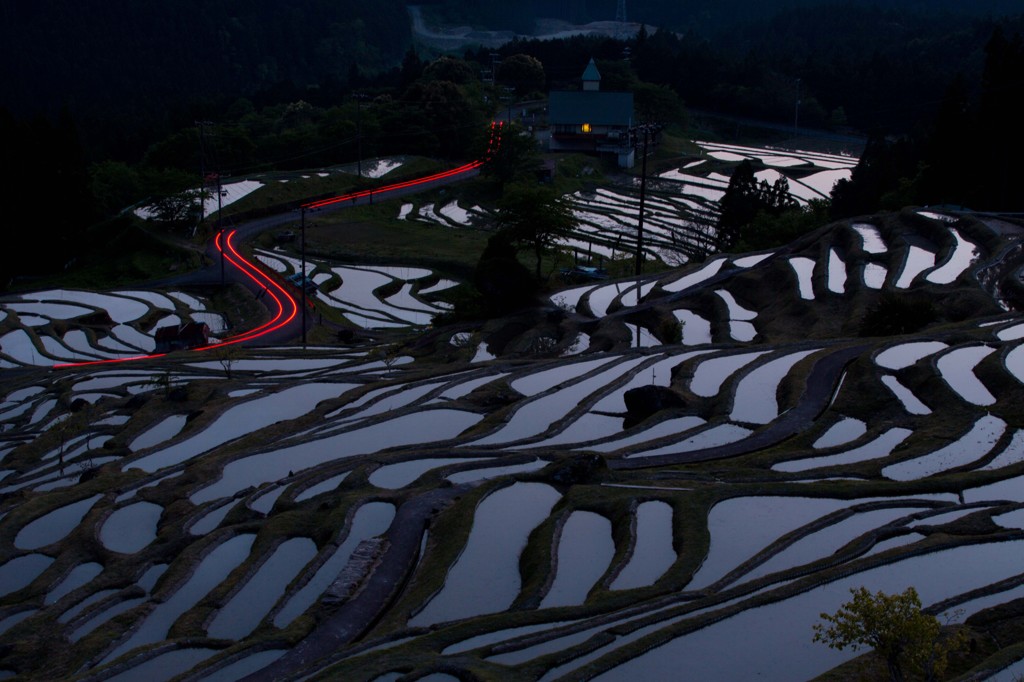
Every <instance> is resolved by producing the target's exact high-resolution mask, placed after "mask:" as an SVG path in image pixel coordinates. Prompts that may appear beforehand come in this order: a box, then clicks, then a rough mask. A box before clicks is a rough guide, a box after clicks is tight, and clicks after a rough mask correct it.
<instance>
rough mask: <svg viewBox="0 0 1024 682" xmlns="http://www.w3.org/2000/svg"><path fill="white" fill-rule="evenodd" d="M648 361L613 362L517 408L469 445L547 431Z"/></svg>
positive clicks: (508, 439)
mask: <svg viewBox="0 0 1024 682" xmlns="http://www.w3.org/2000/svg"><path fill="white" fill-rule="evenodd" d="M646 360H647V358H645V357H639V358H634V359H632V360H626V361H624V362H619V363H616V364H615V366H614V367H611V368H610V369H606V370H605V371H603V372H601V373H599V374H597V375H595V376H593V377H590V378H589V379H584V380H583V381H580V382H577V383H575V384H573V385H571V386H568V387H566V388H563V389H561V390H559V391H556V392H555V393H552V394H550V395H547V396H544V397H542V398H538V399H537V400H534V401H532V402H530V403H527V404H526V405H524V406H523V407H521V408H519V409H518V410H517V411H516V412H515V414H513V415H512V418H511V419H510V420H509V422H508V423H507V424H505V426H503V427H502V428H501V429H499V430H498V432H497V433H493V434H491V435H489V436H486V437H484V438H481V439H480V440H477V441H474V442H473V443H472V445H492V444H495V443H508V442H511V441H515V440H520V439H523V438H528V437H530V436H536V435H539V434H541V433H543V432H544V431H546V430H547V429H548V428H549V427H550V426H551V425H552V424H554V423H555V422H556V421H558V420H559V419H561V418H562V417H564V416H566V414H567V411H568V410H569V409H571V408H573V407H574V406H576V405H578V404H579V403H580V402H581V401H583V399H584V398H586V397H587V396H588V395H590V394H591V393H593V392H594V391H597V390H599V389H601V388H602V387H604V386H606V385H607V384H608V383H610V382H612V381H615V380H616V379H618V378H620V377H621V376H622V375H623V374H625V373H626V372H628V371H630V370H631V369H633V368H634V367H636V366H637V365H639V364H641V363H643V362H645V361H646Z"/></svg>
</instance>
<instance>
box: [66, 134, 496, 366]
mask: <svg viewBox="0 0 1024 682" xmlns="http://www.w3.org/2000/svg"><path fill="white" fill-rule="evenodd" d="M504 125H505V124H504V123H502V122H501V121H495V122H492V123H491V129H490V137H489V140H488V148H487V152H486V154H485V155H484V157H483V158H482V159H477V160H476V161H472V162H470V163H467V164H463V165H462V166H458V167H457V168H452V169H450V170H446V171H441V172H439V173H434V174H432V175H427V176H425V177H422V178H416V179H414V180H406V181H403V182H396V183H392V184H390V185H384V186H383V187H376V188H373V189H367V190H360V191H358V192H350V193H348V194H341V195H338V196H335V197H330V198H328V199H320V200H317V201H311V202H309V203H306V204H303V205H302V207H301V209H300V211H301V212H303V213H305V212H306V211H317V212H333V211H337V210H340V209H343V208H347V207H349V206H364V205H369V204H372V203H373V200H374V197H384V198H388V199H391V198H396V197H401V196H406V195H409V194H413V193H416V192H422V191H425V190H430V189H434V188H436V187H441V186H443V185H447V184H450V183H453V182H456V181H459V180H465V179H467V178H471V177H475V176H476V175H478V174H479V173H480V168H481V166H483V165H484V164H485V163H486V162H487V161H488V160H489V159H490V158H491V156H492V155H493V153H494V151H495V150H497V148H498V147H499V146H500V145H501V136H502V132H503V130H504ZM295 218H296V217H295V213H294V212H293V211H289V212H287V213H279V214H276V215H272V216H267V217H264V218H258V219H255V220H250V221H248V222H246V223H244V224H242V225H240V226H238V227H237V228H234V229H232V230H230V231H222V232H219V233H218V234H217V235H216V236H214V238H213V239H212V240H210V242H209V244H208V245H207V248H206V255H207V256H208V257H209V258H210V260H211V262H212V265H209V266H207V267H206V268H203V269H201V270H197V271H195V272H191V273H187V274H185V275H178V276H175V277H171V278H166V279H161V280H157V281H154V282H150V283H149V285H150V286H153V287H168V286H182V285H212V284H219V283H220V282H221V281H222V267H223V268H224V270H223V278H224V279H225V280H228V281H231V282H237V283H240V284H242V285H244V286H245V287H247V288H248V289H249V291H251V292H252V293H253V295H254V296H256V297H257V298H258V299H259V300H260V301H262V302H263V303H264V305H266V306H267V308H268V309H269V310H270V315H271V319H270V320H269V321H268V322H265V323H263V324H262V325H260V326H259V327H256V328H255V329H250V330H248V331H245V332H242V333H240V334H236V335H234V336H231V337H228V338H226V339H224V340H222V341H221V342H220V343H216V344H211V345H207V346H202V347H200V348H193V349H192V350H193V351H196V352H202V351H210V350H214V349H217V348H223V347H225V346H230V345H235V344H238V345H250V344H254V343H256V342H258V343H259V344H261V345H267V344H270V345H276V344H283V343H288V342H290V341H292V340H294V339H295V338H297V337H299V336H300V335H302V332H303V329H302V324H303V320H304V319H305V322H306V324H307V326H308V324H309V323H310V322H311V321H312V320H313V316H311V315H310V316H305V318H304V317H303V316H302V315H300V314H299V313H300V303H299V302H298V301H297V300H296V298H295V296H294V295H293V294H292V292H291V291H290V290H289V289H287V288H285V287H284V286H282V285H281V283H280V282H279V281H278V279H277V278H275V277H274V276H271V275H270V274H268V273H266V272H264V271H263V270H262V269H260V268H259V267H257V266H256V264H255V263H253V262H252V261H250V260H249V259H247V258H246V257H245V256H243V255H242V254H241V253H240V252H239V251H238V244H239V243H241V242H242V241H245V240H247V239H251V238H252V237H255V236H256V235H258V234H260V233H261V232H264V231H266V230H269V229H273V228H275V227H281V226H282V225H286V224H289V223H293V222H295ZM222 257H223V259H224V264H223V266H222V264H221V258H222ZM227 265H230V266H231V267H230V268H228V267H227ZM163 356H164V354H163V353H154V354H150V355H136V356H131V357H124V358H114V359H110V360H96V361H91V362H74V363H61V364H57V365H54V367H55V368H68V367H85V366H90V365H104V364H112V363H120V362H131V361H136V360H148V359H153V358H158V357H163Z"/></svg>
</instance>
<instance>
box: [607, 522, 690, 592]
mask: <svg viewBox="0 0 1024 682" xmlns="http://www.w3.org/2000/svg"><path fill="white" fill-rule="evenodd" d="M677 558H678V555H677V554H676V551H675V549H674V548H673V546H672V507H671V505H669V504H667V503H665V502H643V503H641V504H640V505H639V506H638V507H637V510H636V544H635V545H634V547H633V555H632V556H631V557H630V559H629V563H627V564H626V566H625V568H623V569H622V571H621V572H620V573H619V575H617V576H616V577H615V580H613V581H612V584H611V586H610V587H611V589H613V590H629V589H633V588H636V587H647V586H648V585H653V584H654V583H655V582H657V580H658V578H660V577H661V576H662V575H664V573H665V571H667V570H668V569H669V568H671V566H672V564H674V563H675V562H676V559H677Z"/></svg>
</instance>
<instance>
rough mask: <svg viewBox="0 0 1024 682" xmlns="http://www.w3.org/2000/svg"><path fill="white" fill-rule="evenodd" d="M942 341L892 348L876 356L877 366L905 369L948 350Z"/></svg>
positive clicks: (903, 344) (907, 344)
mask: <svg viewBox="0 0 1024 682" xmlns="http://www.w3.org/2000/svg"><path fill="white" fill-rule="evenodd" d="M948 347H949V346H947V345H946V344H944V343H942V342H941V341H913V342H911V343H901V344H899V345H897V346H890V347H889V348H886V349H885V350H883V351H882V352H881V353H879V354H878V355H876V356H875V364H877V365H878V366H879V367H884V368H886V369H904V368H906V367H910V366H911V365H913V364H914V363H915V362H917V361H918V360H921V359H922V358H926V357H928V356H929V355H934V354H935V353H938V352H939V351H940V350H945V349H946V348H948Z"/></svg>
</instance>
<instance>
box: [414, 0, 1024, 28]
mask: <svg viewBox="0 0 1024 682" xmlns="http://www.w3.org/2000/svg"><path fill="white" fill-rule="evenodd" d="M409 4H424V5H427V4H430V5H435V6H436V9H438V10H440V11H441V12H443V13H444V14H445V15H446V17H447V18H448V19H450V20H452V21H457V22H465V23H471V24H476V25H480V26H485V27H487V28H504V29H514V30H518V31H523V32H527V31H529V30H530V25H531V23H532V19H533V17H552V18H556V19H563V20H565V21H571V22H574V23H585V22H590V21H607V20H611V19H614V18H615V16H616V11H617V9H618V4H619V3H618V1H617V0H534V1H533V2H532V3H531V2H517V3H510V2H504V1H502V0H481V1H480V2H472V3H467V2H460V1H458V0H436V1H434V2H431V1H430V0H425V1H424V2H420V3H413V2H410V3H409ZM817 6H835V7H842V6H853V7H861V8H863V7H872V6H875V7H881V8H885V9H890V10H898V11H907V12H911V13H914V14H922V15H936V14H953V15H963V16H972V17H987V16H998V15H1006V14H1015V13H1020V12H1021V11H1022V7H1021V3H1020V2H1019V0H974V1H973V2H964V1H963V0H927V1H925V0H886V1H885V2H878V1H877V0H839V1H837V0H774V1H769V2H764V1H763V0H688V1H687V2H679V0H627V2H626V18H627V19H628V20H629V21H640V22H646V23H648V24H652V25H655V26H663V27H665V28H670V29H673V30H680V31H685V30H691V29H692V30H696V31H698V32H701V33H708V32H719V31H723V30H731V29H732V28H733V27H735V26H737V25H739V24H741V23H743V22H747V21H752V20H760V19H764V18H766V17H770V16H772V15H774V14H776V13H777V12H781V11H786V10H790V9H806V8H810V7H817Z"/></svg>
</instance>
